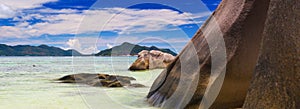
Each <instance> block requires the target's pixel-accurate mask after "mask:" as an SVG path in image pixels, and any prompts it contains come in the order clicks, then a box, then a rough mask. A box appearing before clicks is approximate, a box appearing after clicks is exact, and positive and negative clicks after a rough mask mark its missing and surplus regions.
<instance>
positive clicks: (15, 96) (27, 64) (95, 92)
mask: <svg viewBox="0 0 300 109" xmlns="http://www.w3.org/2000/svg"><path fill="white" fill-rule="evenodd" d="M135 59H136V57H0V109H89V108H91V109H141V108H142V109H152V108H153V107H151V106H149V105H148V104H147V102H146V101H145V97H146V96H147V93H148V92H149V89H150V87H151V84H152V83H153V81H154V80H155V79H156V77H157V76H158V75H159V74H160V72H161V71H162V69H157V70H147V71H139V72H131V71H128V70H127V69H128V68H129V66H130V64H131V63H132V62H134V60H135ZM76 73H103V74H113V75H124V76H132V77H134V78H136V79H137V81H134V82H135V83H140V84H143V85H145V86H146V87H145V88H129V87H124V88H102V87H91V86H87V85H81V84H65V83H58V82H56V81H55V79H57V78H60V77H62V76H65V75H68V74H76Z"/></svg>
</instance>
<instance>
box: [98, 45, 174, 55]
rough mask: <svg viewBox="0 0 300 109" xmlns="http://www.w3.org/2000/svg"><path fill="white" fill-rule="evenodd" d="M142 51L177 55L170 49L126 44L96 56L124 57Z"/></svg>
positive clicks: (103, 51)
mask: <svg viewBox="0 0 300 109" xmlns="http://www.w3.org/2000/svg"><path fill="white" fill-rule="evenodd" d="M142 50H148V51H150V50H158V51H162V52H165V53H169V54H172V55H173V56H176V55H177V54H176V53H175V52H173V51H171V50H170V49H160V48H157V47H155V46H151V47H146V46H140V45H135V44H131V43H128V42H124V43H123V44H121V45H119V46H115V47H112V48H110V49H105V50H102V51H100V52H99V53H97V54H95V55H96V56H122V55H137V54H138V53H139V52H141V51H142Z"/></svg>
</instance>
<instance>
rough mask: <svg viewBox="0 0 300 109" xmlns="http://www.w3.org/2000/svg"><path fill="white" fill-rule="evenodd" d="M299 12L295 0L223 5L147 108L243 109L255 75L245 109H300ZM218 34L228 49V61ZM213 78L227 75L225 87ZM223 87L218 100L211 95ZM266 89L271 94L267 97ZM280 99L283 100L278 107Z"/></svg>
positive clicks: (240, 0) (226, 1)
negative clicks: (217, 73)
mask: <svg viewBox="0 0 300 109" xmlns="http://www.w3.org/2000/svg"><path fill="white" fill-rule="evenodd" d="M288 2H289V3H288ZM281 4H282V5H281ZM283 4H284V5H283ZM299 8H300V5H299V1H297V0H223V1H222V2H221V4H220V5H219V7H218V8H217V10H216V11H215V12H214V13H213V15H212V16H211V17H210V18H209V19H208V20H207V21H206V23H205V24H204V25H203V26H202V27H201V29H200V30H199V31H198V32H197V33H196V35H195V36H194V37H193V39H192V40H191V43H188V45H187V46H186V47H185V48H184V49H183V51H182V52H181V53H180V54H179V56H177V58H176V59H175V60H174V61H173V62H172V63H171V64H170V65H169V66H168V67H167V68H166V70H164V71H163V72H162V73H161V75H160V76H159V77H158V78H157V80H156V81H155V82H154V83H153V85H152V88H151V90H150V92H149V94H148V96H147V98H148V101H149V103H150V104H152V105H154V106H158V107H162V108H167V109H168V108H191V109H198V108H199V107H200V108H201V109H202V108H205V109H206V108H212V109H228V108H241V107H242V106H243V104H244V102H245V98H246V95H247V92H248V89H249V86H250V83H251V78H252V76H253V72H255V71H256V72H257V73H256V75H254V76H255V77H254V78H255V79H254V80H253V84H252V85H251V88H250V92H249V94H248V97H247V101H246V105H245V106H244V107H246V108H249V109H252V108H280V107H284V108H289V107H291V108H299V105H296V104H300V102H299V98H300V96H299V85H297V83H299V80H300V79H299V73H300V72H299V71H300V69H299V65H300V64H299V62H300V60H299V56H300V55H299V54H300V53H299V47H300V46H299V36H300V34H299V28H300V25H299V15H300V14H298V13H300V12H299ZM288 20H289V21H288ZM285 21H287V22H285ZM220 34H223V36H222V37H223V38H224V42H225V46H226V48H225V50H226V53H225V56H224V57H226V60H225V61H224V60H223V58H222V56H221V55H222V54H223V51H222V47H223V45H222V40H220V39H219V37H218V35H220ZM277 35H279V37H276V36H277ZM262 39H264V40H262ZM282 44H283V46H280V45H282ZM261 45H263V48H262V49H261ZM277 48H278V49H277ZM260 49H261V50H260ZM268 49H269V50H268ZM259 56H260V58H258V57H259ZM277 57H278V58H277ZM258 59H259V61H258ZM218 60H219V61H218ZM222 61H224V62H226V68H225V67H224V64H225V63H222ZM258 62H259V65H258V66H257V68H256V70H255V66H256V65H257V63H258ZM282 65H283V66H282ZM285 68H286V69H285ZM224 69H226V70H224ZM263 69H264V70H263ZM212 72H214V73H212ZM215 72H219V73H220V72H226V74H225V73H224V76H225V78H224V81H223V83H222V81H221V80H223V78H222V76H220V77H218V78H217V80H216V81H215V82H214V83H212V82H211V80H212V78H210V77H209V76H216V75H215ZM258 72H261V73H262V74H260V73H258ZM221 74H223V73H221ZM265 78H269V79H265ZM189 84H192V85H189ZM219 84H222V86H221V88H220V92H219V93H218V95H217V96H216V99H215V100H214V99H213V98H214V97H213V95H210V93H217V92H218V88H216V87H218V85H219ZM267 85H269V86H267ZM265 86H266V88H267V91H263V90H264V87H265ZM279 86H280V88H278V87H279ZM276 87H277V88H276ZM271 88H275V89H273V90H271ZM206 89H210V90H208V91H207V90H206ZM260 91H262V92H261V93H260ZM281 92H283V94H282V95H280V94H281ZM207 93H208V95H207ZM267 93H269V94H267ZM272 94H274V95H272ZM265 95H266V96H267V97H266V98H265V99H261V97H263V96H265ZM277 95H278V97H281V98H282V100H279V101H277V102H275V101H276V98H275V97H276V96H277ZM271 96H272V97H271ZM270 99H272V100H270ZM210 100H214V102H213V103H212V104H211V103H210V102H211V101H210ZM253 100H255V101H253ZM268 100H269V101H268ZM273 101H274V102H273ZM289 101H291V102H289ZM280 102H282V104H280ZM275 103H277V104H275Z"/></svg>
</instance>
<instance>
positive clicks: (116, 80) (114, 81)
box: [58, 73, 145, 87]
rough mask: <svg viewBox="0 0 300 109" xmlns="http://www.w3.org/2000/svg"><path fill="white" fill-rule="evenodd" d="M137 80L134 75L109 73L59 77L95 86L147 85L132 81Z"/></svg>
mask: <svg viewBox="0 0 300 109" xmlns="http://www.w3.org/2000/svg"><path fill="white" fill-rule="evenodd" d="M134 80H136V79H135V78H133V77H128V76H119V75H108V74H87V73H81V74H74V75H67V76H64V77H62V78H59V79H58V81H60V82H62V83H80V84H87V85H91V86H95V87H123V86H129V87H145V86H144V85H142V84H131V81H134Z"/></svg>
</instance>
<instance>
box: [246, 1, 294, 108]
mask: <svg viewBox="0 0 300 109" xmlns="http://www.w3.org/2000/svg"><path fill="white" fill-rule="evenodd" d="M269 9H270V10H269V12H268V17H267V21H266V24H265V31H264V32H263V42H262V49H261V50H260V52H261V54H260V57H259V61H258V64H257V66H256V69H255V73H254V78H253V79H252V84H251V87H250V88H249V92H248V94H247V98H246V101H245V104H244V108H246V109H300V84H299V83H300V1H299V0H270V8H269Z"/></svg>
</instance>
